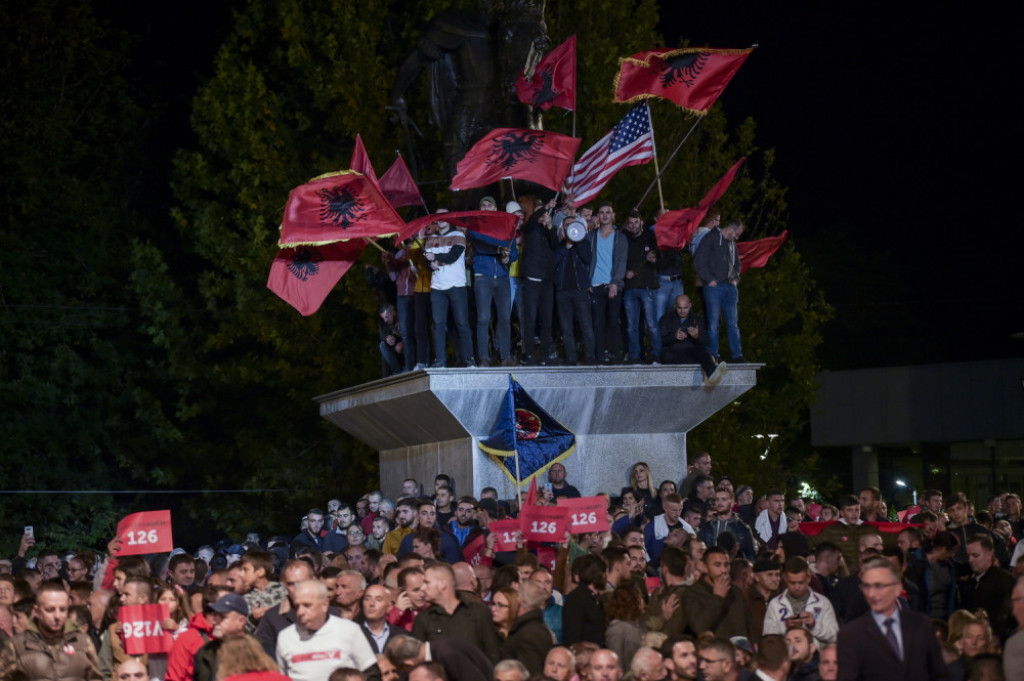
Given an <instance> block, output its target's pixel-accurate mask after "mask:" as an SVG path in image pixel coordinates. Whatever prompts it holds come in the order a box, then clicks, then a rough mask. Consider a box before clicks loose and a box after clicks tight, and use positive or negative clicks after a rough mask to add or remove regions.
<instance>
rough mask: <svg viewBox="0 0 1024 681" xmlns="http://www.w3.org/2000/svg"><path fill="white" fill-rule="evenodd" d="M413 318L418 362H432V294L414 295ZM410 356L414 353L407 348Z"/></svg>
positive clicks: (425, 363)
mask: <svg viewBox="0 0 1024 681" xmlns="http://www.w3.org/2000/svg"><path fill="white" fill-rule="evenodd" d="M413 307H414V308H415V312H413V318H414V319H415V322H416V364H423V365H427V364H430V318H431V314H432V313H431V309H430V294H429V293H417V294H416V295H414V296H413ZM406 353H407V354H409V355H410V356H411V355H412V353H411V352H410V351H409V350H406Z"/></svg>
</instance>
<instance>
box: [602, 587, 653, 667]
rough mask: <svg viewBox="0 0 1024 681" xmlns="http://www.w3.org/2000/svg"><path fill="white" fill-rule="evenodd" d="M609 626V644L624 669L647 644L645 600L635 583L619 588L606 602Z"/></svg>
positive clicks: (606, 642) (606, 634)
mask: <svg viewBox="0 0 1024 681" xmlns="http://www.w3.org/2000/svg"><path fill="white" fill-rule="evenodd" d="M605 615H606V616H607V618H608V628H607V629H606V630H605V634H604V636H605V645H606V646H607V647H608V649H609V650H613V651H615V654H616V655H618V656H619V662H620V663H621V664H622V668H623V669H628V668H629V663H630V662H631V661H632V660H633V655H634V654H635V653H636V651H637V650H639V649H640V646H642V645H643V637H644V631H645V627H644V623H643V617H644V599H643V596H641V595H640V593H639V592H638V591H637V590H636V588H635V587H634V586H633V585H632V584H624V585H621V586H617V587H615V590H614V591H612V593H611V596H610V597H609V598H608V602H607V604H606V605H605Z"/></svg>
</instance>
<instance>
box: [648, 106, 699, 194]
mask: <svg viewBox="0 0 1024 681" xmlns="http://www.w3.org/2000/svg"><path fill="white" fill-rule="evenodd" d="M702 120H704V117H703V116H701V117H700V118H698V119H697V121H696V122H695V123H694V124H693V125H692V126H691V127H690V130H689V132H687V133H686V136H685V137H683V141H682V142H680V143H679V144H678V146H676V148H675V150H673V151H672V153H671V154H670V155H669V157H668V160H667V161H665V167H664V168H662V169H661V172H659V173H658V176H657V177H656V178H654V182H652V183H651V184H650V186H648V187H647V191H645V192H644V195H643V196H641V197H640V200H639V201H637V202H636V205H637V206H639V205H640V204H642V203H643V202H644V199H646V198H647V195H648V194H650V193H651V190H652V189H654V185H655V184H656V183H657V182H658V181H659V180H660V179H661V176H662V175H663V174H664V173H665V171H666V170H668V164H669V163H672V160H673V159H674V158H675V157H676V154H678V153H679V150H680V149H682V148H683V144H685V143H686V140H688V139H690V135H692V134H693V131H694V130H696V129H697V126H698V125H700V122H701V121H702ZM653 138H654V129H653V128H652V129H651V139H652V142H653ZM655 158H657V156H655ZM659 186H660V185H659Z"/></svg>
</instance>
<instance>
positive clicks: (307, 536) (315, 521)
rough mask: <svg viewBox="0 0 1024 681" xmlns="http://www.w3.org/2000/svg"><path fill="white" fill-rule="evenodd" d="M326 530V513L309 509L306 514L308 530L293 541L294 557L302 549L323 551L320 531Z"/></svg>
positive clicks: (316, 509)
mask: <svg viewBox="0 0 1024 681" xmlns="http://www.w3.org/2000/svg"><path fill="white" fill-rule="evenodd" d="M322 529H324V512H323V511H321V510H320V509H319V508H311V509H309V513H307V514H306V529H304V530H303V531H302V532H300V533H299V534H298V535H296V537H295V539H292V545H291V548H292V555H293V556H294V555H295V553H296V551H298V550H299V549H300V548H309V549H315V550H317V551H323V541H322V540H321V539H320V530H322Z"/></svg>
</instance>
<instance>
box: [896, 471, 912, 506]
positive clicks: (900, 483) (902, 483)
mask: <svg viewBox="0 0 1024 681" xmlns="http://www.w3.org/2000/svg"><path fill="white" fill-rule="evenodd" d="M896 486H897V487H902V488H903V489H907V488H910V493H911V494H912V495H914V506H917V490H916V489H914V488H913V487H911V486H910V485H908V484H907V483H906V481H904V480H900V479H898V478H897V480H896Z"/></svg>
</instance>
